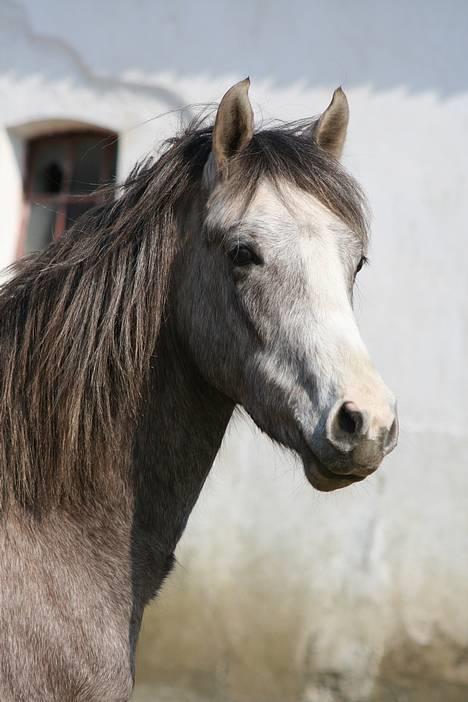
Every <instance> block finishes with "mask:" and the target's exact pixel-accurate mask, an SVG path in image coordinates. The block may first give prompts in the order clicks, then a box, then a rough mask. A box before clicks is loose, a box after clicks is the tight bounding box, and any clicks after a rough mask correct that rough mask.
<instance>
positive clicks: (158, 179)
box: [0, 121, 366, 506]
mask: <svg viewBox="0 0 468 702" xmlns="http://www.w3.org/2000/svg"><path fill="white" fill-rule="evenodd" d="M308 126H309V125H307V127H308ZM305 127H306V125H305V123H296V124H294V125H283V126H280V127H275V128H271V129H264V130H262V131H259V132H257V133H256V134H255V135H254V137H253V139H252V141H251V142H250V144H249V146H248V147H247V148H246V149H245V150H244V151H243V152H242V153H241V154H240V155H239V157H238V160H237V162H236V164H235V165H234V167H233V169H232V175H231V177H230V181H229V187H231V188H232V190H233V193H234V192H236V193H237V194H239V193H240V194H242V195H243V196H245V198H246V201H247V200H248V199H249V198H250V197H251V196H252V194H253V193H254V192H255V188H256V187H257V184H258V182H259V180H260V179H261V178H262V177H269V178H271V179H272V180H273V181H275V182H278V181H279V180H280V179H287V180H288V181H290V182H293V183H294V184H295V185H297V186H298V187H300V188H302V189H304V190H307V191H309V192H311V193H312V194H314V195H315V196H316V197H318V198H319V199H320V200H321V201H322V202H323V203H324V204H325V205H326V206H327V207H329V208H330V209H331V210H332V211H333V212H335V213H336V214H337V215H338V216H339V217H341V218H342V219H343V220H344V221H346V222H347V223H348V225H349V226H350V227H352V229H353V230H354V231H355V232H356V233H358V234H359V235H361V236H362V237H365V236H366V222H365V211H364V208H363V200H362V196H361V194H360V191H359V189H358V187H357V186H356V184H355V182H354V180H353V179H352V178H350V176H348V175H347V174H346V173H345V172H344V171H343V170H342V169H341V167H340V166H339V165H338V164H337V163H336V162H335V161H333V160H332V159H330V158H329V157H327V156H326V155H325V153H324V152H322V151H321V150H320V149H319V148H318V147H317V146H315V145H313V144H312V142H311V141H310V139H309V138H308V137H307V138H306V136H305ZM211 138H212V128H211V127H210V126H206V125H205V124H204V123H203V122H200V121H198V122H195V123H193V124H192V125H190V126H189V127H188V128H187V129H186V130H185V131H184V132H183V133H182V134H181V135H179V136H178V137H176V138H174V139H172V140H170V141H169V142H168V143H167V145H166V148H165V150H164V151H163V153H162V155H160V157H159V158H158V159H155V160H148V161H145V162H144V163H142V164H140V165H139V166H137V167H136V168H135V170H134V171H133V172H132V173H131V174H130V176H129V178H128V180H127V181H126V182H125V183H124V185H123V186H121V188H120V189H119V193H118V197H115V193H110V194H109V195H108V197H107V200H106V202H105V203H104V204H103V205H102V206H99V207H98V208H95V209H93V210H91V211H90V212H88V213H86V214H85V215H84V216H83V217H81V218H80V219H79V220H78V222H76V223H75V224H74V226H73V227H72V228H71V229H70V230H69V231H68V232H67V233H66V234H65V235H64V236H63V237H62V238H61V239H60V240H59V241H57V242H54V243H53V244H51V245H50V246H49V247H48V248H47V249H46V250H45V251H43V252H39V253H36V254H33V255H32V256H29V257H27V258H25V259H23V260H21V261H20V262H19V263H18V264H17V265H16V267H15V270H14V275H13V277H12V278H11V279H10V280H9V281H8V282H6V283H5V284H4V285H3V286H2V287H1V288H0V506H1V505H2V504H5V503H7V502H8V501H9V500H11V499H14V500H15V501H16V500H18V501H19V502H21V503H22V504H24V505H29V506H34V505H44V504H53V503H58V502H60V501H63V500H74V499H79V498H82V497H84V496H86V495H89V496H96V495H98V494H99V492H100V491H102V490H104V491H106V490H108V489H109V477H110V473H112V474H115V473H118V474H121V475H123V472H122V471H125V469H126V466H128V461H129V457H130V452H131V449H132V439H133V430H134V426H135V422H136V421H137V418H138V415H139V412H140V408H141V403H142V401H144V389H145V382H146V379H147V377H148V372H149V369H150V367H151V359H152V357H153V355H154V354H155V353H156V351H157V339H158V334H159V330H160V327H161V324H162V320H163V315H164V310H165V305H166V300H167V292H168V288H169V282H170V276H171V269H172V262H173V259H174V255H175V252H176V250H177V245H178V242H179V241H180V231H179V230H180V224H179V222H178V211H179V209H180V206H181V204H182V203H183V202H184V201H185V200H186V199H189V198H190V197H191V195H193V194H195V193H196V191H197V189H198V190H199V189H200V187H201V181H202V173H203V168H204V165H205V163H206V161H207V159H208V156H209V153H210V151H211Z"/></svg>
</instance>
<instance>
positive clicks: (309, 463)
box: [302, 450, 373, 492]
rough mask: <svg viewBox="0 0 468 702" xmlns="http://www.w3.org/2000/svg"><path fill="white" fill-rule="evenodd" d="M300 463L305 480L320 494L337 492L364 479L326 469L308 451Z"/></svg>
mask: <svg viewBox="0 0 468 702" xmlns="http://www.w3.org/2000/svg"><path fill="white" fill-rule="evenodd" d="M302 462H303V464H304V472H305V474H306V478H307V480H308V481H309V483H310V484H311V485H312V486H313V487H314V488H315V489H316V490H320V491H321V492H331V491H332V490H339V489H340V488H344V487H348V485H352V484H353V483H358V482H360V481H361V480H364V478H365V477H366V476H364V475H354V474H353V473H346V474H345V475H343V473H335V472H334V471H332V470H330V469H329V468H327V467H326V466H325V465H324V464H323V463H322V462H321V461H320V460H319V459H318V458H317V456H316V455H315V454H314V453H312V451H310V450H309V451H307V453H306V454H305V455H304V454H303V455H302ZM370 472H373V471H370Z"/></svg>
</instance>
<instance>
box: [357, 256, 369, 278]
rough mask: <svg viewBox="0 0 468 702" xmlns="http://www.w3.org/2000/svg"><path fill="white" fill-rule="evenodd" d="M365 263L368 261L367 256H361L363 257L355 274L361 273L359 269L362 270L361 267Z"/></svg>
mask: <svg viewBox="0 0 468 702" xmlns="http://www.w3.org/2000/svg"><path fill="white" fill-rule="evenodd" d="M365 263H367V258H366V256H361V258H360V259H359V263H358V264H357V268H356V274H355V275H357V274H358V273H359V271H360V270H361V268H362V267H363V265H364V264H365Z"/></svg>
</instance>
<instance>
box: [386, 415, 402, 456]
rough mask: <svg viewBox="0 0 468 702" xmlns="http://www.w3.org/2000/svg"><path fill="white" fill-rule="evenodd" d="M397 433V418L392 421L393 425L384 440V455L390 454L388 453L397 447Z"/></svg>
mask: <svg viewBox="0 0 468 702" xmlns="http://www.w3.org/2000/svg"><path fill="white" fill-rule="evenodd" d="M398 431H399V426H398V417H395V419H394V420H393V424H392V426H391V427H390V430H389V432H388V434H387V436H386V438H385V443H384V451H385V453H386V454H387V453H390V451H393V449H394V448H395V446H396V445H397V441H398Z"/></svg>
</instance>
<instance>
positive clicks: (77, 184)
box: [70, 136, 108, 193]
mask: <svg viewBox="0 0 468 702" xmlns="http://www.w3.org/2000/svg"><path fill="white" fill-rule="evenodd" d="M107 142H108V137H101V136H90V137H81V138H80V139H79V140H77V141H76V143H75V147H74V154H73V160H74V164H73V173H72V178H71V184H70V191H71V192H72V193H90V192H92V191H93V190H96V188H97V187H98V186H99V185H100V184H101V182H102V164H103V160H104V158H105V156H106V148H107V147H106V144H107Z"/></svg>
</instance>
